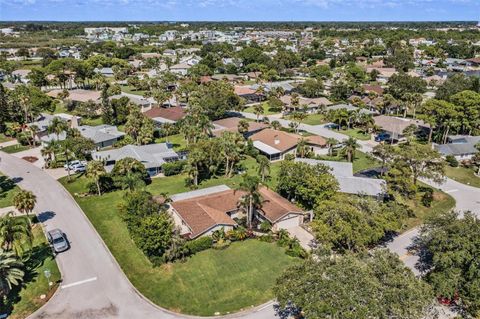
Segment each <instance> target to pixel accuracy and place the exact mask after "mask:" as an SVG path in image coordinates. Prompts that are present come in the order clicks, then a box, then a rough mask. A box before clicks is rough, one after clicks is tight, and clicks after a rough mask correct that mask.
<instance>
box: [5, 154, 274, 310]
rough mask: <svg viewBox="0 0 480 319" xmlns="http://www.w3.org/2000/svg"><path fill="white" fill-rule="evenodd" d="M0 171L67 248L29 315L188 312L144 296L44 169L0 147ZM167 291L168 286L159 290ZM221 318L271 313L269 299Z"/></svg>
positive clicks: (80, 211) (64, 191) (58, 259)
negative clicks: (52, 287)
mask: <svg viewBox="0 0 480 319" xmlns="http://www.w3.org/2000/svg"><path fill="white" fill-rule="evenodd" d="M0 158H1V161H0V171H1V172H2V173H4V174H6V175H8V176H9V177H10V178H16V179H19V180H20V182H19V186H20V187H22V188H23V189H27V190H31V191H33V192H34V193H35V195H36V196H37V205H36V211H37V216H38V217H39V219H40V221H41V222H42V223H43V225H44V229H45V230H47V231H48V230H51V229H53V228H60V229H62V230H63V231H64V232H65V233H66V234H67V236H68V239H69V241H70V243H71V249H70V250H68V251H66V252H64V253H61V254H59V255H58V256H57V258H56V259H57V263H58V266H59V268H60V271H61V273H62V278H63V282H62V284H61V287H60V288H59V290H58V291H57V293H56V294H55V295H54V296H53V297H52V299H50V301H49V302H48V303H47V304H46V305H45V306H43V307H42V308H40V309H39V310H38V311H37V312H35V313H34V314H33V315H31V316H30V317H29V318H49V319H57V318H58V319H59V318H62V319H63V318H82V319H84V318H102V319H103V318H125V319H127V318H128V319H131V318H142V319H149V318H152V319H153V318H162V319H171V318H194V317H191V316H186V315H180V314H176V313H172V312H169V311H168V310H165V309H161V308H159V307H157V306H155V305H153V304H151V303H150V302H149V301H148V300H146V299H144V298H143V297H142V296H141V295H140V294H139V293H138V292H137V291H136V289H135V288H134V287H133V286H132V285H131V283H130V282H129V281H128V279H127V278H126V276H125V274H124V273H123V272H122V270H121V269H120V267H119V265H118V264H117V262H116V261H115V259H114V258H113V256H112V255H111V253H110V251H109V250H108V249H107V247H106V246H105V244H104V242H103V241H102V239H101V238H100V236H99V235H98V233H97V232H96V230H95V228H94V227H93V226H92V224H91V223H90V222H89V220H88V219H87V218H86V216H85V215H84V213H83V211H82V210H81V209H80V207H79V206H78V205H77V203H76V202H75V200H74V199H73V198H72V197H71V196H70V194H69V193H68V192H67V191H66V190H65V189H64V188H63V187H62V185H60V183H58V182H57V181H56V180H55V179H54V178H52V177H51V176H50V175H49V174H47V173H46V172H45V171H44V170H41V169H39V168H38V167H36V166H34V165H32V164H30V163H28V162H26V161H24V160H21V159H19V158H17V157H15V156H13V155H10V154H5V153H1V152H0ZM165 293H168V292H165ZM225 318H249V319H263V318H266V319H273V318H275V315H274V311H273V307H272V303H271V302H269V303H267V304H264V305H262V306H259V307H256V308H253V309H251V310H249V311H246V312H243V313H238V314H234V315H230V316H226V317H225Z"/></svg>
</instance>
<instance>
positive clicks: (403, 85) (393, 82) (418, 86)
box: [387, 73, 427, 100]
mask: <svg viewBox="0 0 480 319" xmlns="http://www.w3.org/2000/svg"><path fill="white" fill-rule="evenodd" d="M426 91H427V82H425V80H423V79H422V78H419V77H413V76H410V75H408V74H406V73H399V74H394V75H392V77H391V78H390V79H389V80H388V89H387V93H389V94H391V95H392V96H393V97H394V98H396V99H399V100H402V99H403V98H404V97H405V94H407V93H410V94H412V93H421V94H423V93H425V92H426Z"/></svg>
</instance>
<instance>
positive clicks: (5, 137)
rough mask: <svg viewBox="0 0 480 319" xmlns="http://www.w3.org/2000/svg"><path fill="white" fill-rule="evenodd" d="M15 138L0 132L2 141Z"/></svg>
mask: <svg viewBox="0 0 480 319" xmlns="http://www.w3.org/2000/svg"><path fill="white" fill-rule="evenodd" d="M12 139H13V138H11V137H9V136H5V134H3V133H0V143H3V142H8V141H11V140H12Z"/></svg>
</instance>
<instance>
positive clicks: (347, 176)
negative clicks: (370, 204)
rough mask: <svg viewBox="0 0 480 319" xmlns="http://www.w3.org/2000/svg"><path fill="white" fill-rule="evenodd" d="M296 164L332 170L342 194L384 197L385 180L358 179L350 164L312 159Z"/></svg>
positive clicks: (301, 159)
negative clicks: (318, 165)
mask: <svg viewBox="0 0 480 319" xmlns="http://www.w3.org/2000/svg"><path fill="white" fill-rule="evenodd" d="M295 161H296V162H302V163H307V164H310V165H317V164H322V165H325V166H328V167H330V168H331V169H332V171H331V172H332V175H333V176H335V178H336V179H337V181H338V184H339V187H340V192H342V193H346V194H356V195H368V196H375V197H379V196H383V195H384V193H385V191H386V188H385V187H386V182H385V180H383V179H377V178H367V177H357V176H354V175H353V165H352V163H349V162H335V161H321V160H316V159H310V158H296V159H295Z"/></svg>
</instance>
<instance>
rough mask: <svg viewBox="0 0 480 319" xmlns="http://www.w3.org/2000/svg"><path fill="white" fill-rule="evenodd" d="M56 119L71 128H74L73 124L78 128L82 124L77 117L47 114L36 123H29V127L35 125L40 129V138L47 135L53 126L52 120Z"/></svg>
mask: <svg viewBox="0 0 480 319" xmlns="http://www.w3.org/2000/svg"><path fill="white" fill-rule="evenodd" d="M54 118H58V119H60V120H62V121H65V122H67V124H68V125H69V126H72V124H73V123H75V124H76V126H78V123H79V122H80V119H81V117H79V116H75V115H70V114H66V113H58V114H53V115H51V114H47V113H41V114H40V115H39V116H38V117H37V119H36V121H35V122H32V123H28V124H27V125H28V126H32V125H35V126H36V127H37V129H38V131H37V134H38V135H39V136H42V135H44V134H45V133H46V131H47V128H48V127H49V126H50V124H52V120H53V119H54Z"/></svg>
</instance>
